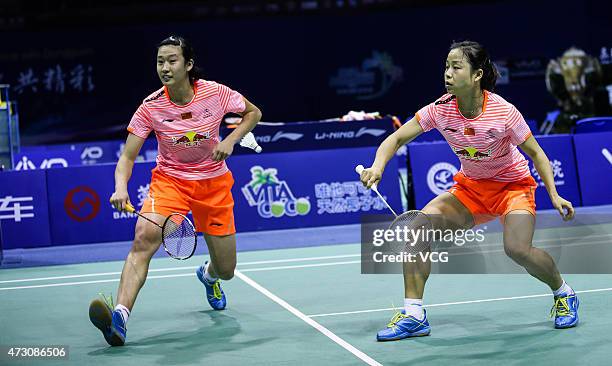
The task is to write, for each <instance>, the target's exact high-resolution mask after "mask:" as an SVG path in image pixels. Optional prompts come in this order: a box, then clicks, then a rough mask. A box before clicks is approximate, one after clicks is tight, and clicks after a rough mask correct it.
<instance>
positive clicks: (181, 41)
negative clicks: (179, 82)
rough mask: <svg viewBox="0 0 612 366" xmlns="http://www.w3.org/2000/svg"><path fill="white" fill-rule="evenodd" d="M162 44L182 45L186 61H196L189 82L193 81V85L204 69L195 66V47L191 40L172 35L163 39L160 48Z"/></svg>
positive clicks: (190, 72)
mask: <svg viewBox="0 0 612 366" xmlns="http://www.w3.org/2000/svg"><path fill="white" fill-rule="evenodd" d="M161 46H179V47H181V50H182V51H183V58H185V63H187V62H189V60H191V61H192V62H193V63H194V65H193V67H192V68H191V70H189V83H191V85H193V83H194V82H195V81H196V80H198V79H201V78H202V70H201V69H200V68H199V67H197V66H195V51H194V50H193V47H192V46H191V43H189V41H187V40H186V39H185V38H183V37H180V36H170V37H168V38H166V39H164V40H163V41H161V42H160V43H159V44H158V45H157V49H159V48H160V47H161Z"/></svg>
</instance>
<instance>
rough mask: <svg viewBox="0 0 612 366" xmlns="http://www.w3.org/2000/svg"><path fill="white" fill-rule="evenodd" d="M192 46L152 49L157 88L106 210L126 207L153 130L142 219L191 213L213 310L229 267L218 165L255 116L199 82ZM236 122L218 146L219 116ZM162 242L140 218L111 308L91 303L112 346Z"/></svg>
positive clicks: (226, 204)
mask: <svg viewBox="0 0 612 366" xmlns="http://www.w3.org/2000/svg"><path fill="white" fill-rule="evenodd" d="M194 61H195V55H194V50H193V48H192V47H191V45H190V44H189V43H188V42H187V41H186V40H185V39H184V38H181V37H177V36H172V37H169V38H166V39H165V40H163V41H162V42H161V43H160V44H159V45H158V47H157V74H158V76H159V79H160V80H161V83H162V84H163V87H162V88H160V89H159V90H157V91H156V92H154V93H153V94H151V95H149V96H148V97H147V98H145V99H144V101H143V102H142V104H141V105H140V106H139V107H138V109H137V110H136V113H135V114H134V116H133V117H132V120H131V121H130V123H129V126H128V128H127V130H128V132H129V134H128V137H127V142H126V144H125V148H124V150H123V153H122V155H121V157H120V159H119V162H118V163H117V168H116V170H115V192H114V193H113V194H112V196H111V199H110V201H111V204H112V205H113V206H114V207H115V209H117V210H124V209H125V208H126V205H127V204H128V203H129V202H130V199H129V197H128V190H127V184H128V180H129V179H130V176H131V173H132V168H133V166H134V160H135V159H136V157H137V156H138V153H139V151H140V149H141V147H142V145H143V143H144V142H145V139H146V138H147V136H149V134H150V133H151V132H152V131H153V132H154V133H155V136H156V137H157V141H158V144H159V155H158V156H157V165H156V167H155V169H153V171H152V178H151V184H150V190H149V195H148V198H147V199H146V201H145V203H144V205H143V207H142V209H141V210H140V211H141V213H145V215H146V216H147V217H148V218H150V219H152V220H154V221H155V222H158V223H160V224H162V223H163V222H164V219H165V217H167V216H168V215H170V214H171V213H174V212H177V213H182V214H187V212H189V211H192V213H193V218H194V221H195V227H196V230H197V231H199V232H203V233H204V238H205V240H206V244H207V245H208V249H209V252H210V257H211V260H210V262H205V263H204V264H203V265H202V266H200V267H199V268H198V270H197V271H196V275H197V278H198V279H199V280H200V281H201V282H202V284H203V285H204V287H205V289H206V298H207V300H208V303H209V304H210V306H211V307H212V308H213V309H215V310H222V309H224V308H225V306H226V297H225V294H224V292H223V290H222V289H221V285H220V282H219V279H223V280H229V279H231V278H232V277H233V275H234V269H235V266H236V238H235V232H236V230H235V227H234V214H233V207H234V200H233V198H232V194H231V188H232V185H233V183H234V180H233V178H232V174H231V172H230V171H229V170H228V167H227V165H226V164H225V162H224V160H225V159H226V158H227V157H228V156H230V155H231V154H232V152H233V147H234V144H236V143H237V142H239V141H240V139H241V138H242V137H243V136H244V135H245V134H247V133H248V132H249V131H251V130H252V129H253V128H254V127H255V125H256V124H257V123H258V122H259V120H260V119H261V112H260V110H259V109H258V108H257V107H256V106H255V105H253V104H252V103H250V102H249V101H248V100H247V99H246V98H244V97H243V96H242V95H241V94H240V93H238V92H236V91H234V90H232V89H230V88H228V87H227V86H225V85H222V84H219V83H216V82H214V81H210V80H203V79H201V78H200V76H199V72H198V71H199V70H198V69H197V68H196V67H195V66H194ZM229 112H233V113H237V114H240V115H242V123H240V125H238V127H237V128H236V129H235V130H234V131H233V132H232V133H231V134H230V135H229V136H227V137H226V138H225V139H223V141H219V140H220V139H219V125H220V123H221V120H222V118H223V116H224V115H225V114H226V113H229ZM160 243H161V230H160V229H159V228H158V227H157V226H155V225H154V224H152V223H149V222H147V221H146V220H143V219H142V218H139V219H138V221H137V222H136V229H135V237H134V242H133V245H132V248H131V250H130V252H129V254H128V256H127V259H126V262H125V264H124V266H123V272H122V273H121V282H120V283H119V289H118V291H117V305H116V306H115V307H114V308H112V306H113V305H112V301H111V304H110V305H109V304H108V303H107V301H103V300H101V299H96V300H94V301H93V302H92V303H91V305H90V318H91V321H92V323H93V324H94V325H96V326H97V327H98V328H99V329H100V330H101V331H102V333H103V334H104V338H105V339H106V341H107V342H108V343H109V344H110V345H113V346H120V345H123V344H124V343H125V338H126V324H127V321H128V317H129V315H130V311H131V310H132V308H133V306H134V302H135V301H136V296H137V295H138V292H139V290H140V288H141V287H142V286H143V284H144V282H145V279H146V277H147V272H148V268H149V262H150V261H151V257H152V256H153V254H154V253H155V252H156V251H157V249H158V248H159V246H160Z"/></svg>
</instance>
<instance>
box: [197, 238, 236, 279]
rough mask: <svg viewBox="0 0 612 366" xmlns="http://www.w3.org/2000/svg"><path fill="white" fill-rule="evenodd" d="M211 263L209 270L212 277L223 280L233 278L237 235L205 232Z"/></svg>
mask: <svg viewBox="0 0 612 366" xmlns="http://www.w3.org/2000/svg"><path fill="white" fill-rule="evenodd" d="M204 239H206V245H208V251H209V252H210V263H209V268H208V272H209V273H210V275H211V276H212V277H216V278H220V279H222V280H226V281H227V280H231V279H232V277H234V270H235V269H236V235H235V234H231V235H222V236H217V235H209V234H206V233H205V234H204Z"/></svg>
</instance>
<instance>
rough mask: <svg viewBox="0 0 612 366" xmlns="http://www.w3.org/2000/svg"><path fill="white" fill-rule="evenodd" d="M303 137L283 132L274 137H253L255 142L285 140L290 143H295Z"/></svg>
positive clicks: (299, 134) (298, 134)
mask: <svg viewBox="0 0 612 366" xmlns="http://www.w3.org/2000/svg"><path fill="white" fill-rule="evenodd" d="M302 137H304V135H303V134H301V133H292V132H283V131H278V132H277V133H275V134H274V135H263V136H255V140H257V142H266V143H267V142H276V141H278V140H282V139H287V140H291V141H297V140H299V139H301V138H302Z"/></svg>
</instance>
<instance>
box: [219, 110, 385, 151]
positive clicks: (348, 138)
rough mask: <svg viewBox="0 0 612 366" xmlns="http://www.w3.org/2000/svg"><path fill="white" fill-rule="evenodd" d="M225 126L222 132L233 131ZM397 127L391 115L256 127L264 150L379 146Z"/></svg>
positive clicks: (255, 131)
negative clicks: (359, 119)
mask: <svg viewBox="0 0 612 366" xmlns="http://www.w3.org/2000/svg"><path fill="white" fill-rule="evenodd" d="M231 131H232V130H231V129H229V128H226V127H224V128H222V129H221V134H222V136H227V135H228V134H229V133H231ZM393 131H394V128H393V123H392V120H391V119H390V118H383V119H376V120H365V121H350V122H339V121H329V122H326V121H316V122H292V123H274V124H271V123H260V124H258V125H257V127H256V128H255V129H254V130H253V134H254V135H255V139H256V140H257V143H258V144H259V145H260V146H261V147H262V149H263V151H264V152H283V151H298V150H324V149H340V148H353V147H361V146H378V145H380V143H381V142H383V140H384V139H385V138H386V137H387V136H389V135H390V134H392V133H393ZM252 153H253V152H252V151H251V150H249V149H244V148H241V147H236V148H235V149H234V154H236V155H241V154H252Z"/></svg>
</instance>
